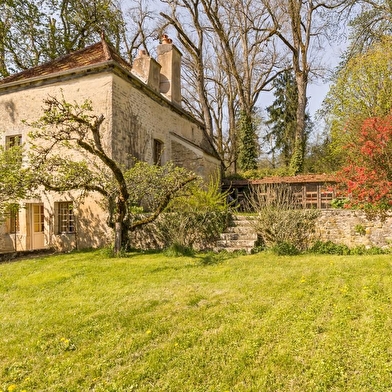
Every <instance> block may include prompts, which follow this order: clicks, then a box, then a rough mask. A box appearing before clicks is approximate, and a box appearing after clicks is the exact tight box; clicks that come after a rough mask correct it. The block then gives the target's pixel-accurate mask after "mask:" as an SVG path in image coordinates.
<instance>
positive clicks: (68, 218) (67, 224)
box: [56, 201, 75, 234]
mask: <svg viewBox="0 0 392 392" xmlns="http://www.w3.org/2000/svg"><path fill="white" fill-rule="evenodd" d="M56 207H57V211H56V218H57V224H56V232H57V234H75V214H74V203H73V202H72V201H60V202H57V206H56Z"/></svg>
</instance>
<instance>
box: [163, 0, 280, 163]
mask: <svg viewBox="0 0 392 392" xmlns="http://www.w3.org/2000/svg"><path fill="white" fill-rule="evenodd" d="M167 3H168V4H169V5H170V10H168V11H167V12H163V13H161V15H162V16H163V17H164V18H165V20H166V22H167V23H168V24H170V25H171V26H173V27H174V29H175V31H176V32H177V37H178V39H179V41H180V43H181V46H182V48H183V50H184V51H185V52H186V55H185V57H186V59H187V61H186V64H187V65H188V69H189V70H190V71H188V73H186V75H187V76H190V77H193V79H192V81H191V82H190V85H192V86H193V87H194V88H193V90H194V94H193V95H191V96H194V97H197V98H198V99H197V100H196V102H200V106H197V105H196V112H197V113H199V114H200V115H201V117H202V119H203V121H204V123H205V124H206V127H207V129H208V131H209V133H210V135H211V136H213V137H214V139H215V142H216V145H217V149H218V151H219V152H220V154H221V156H222V158H227V157H228V156H230V157H231V158H229V161H227V159H226V165H227V166H229V165H230V163H231V161H233V162H234V170H236V167H235V162H236V160H237V155H238V154H237V148H238V144H239V142H240V140H239V137H238V131H239V129H238V127H239V122H238V119H239V117H240V113H242V114H243V115H244V116H245V118H246V119H247V120H248V121H249V122H250V123H251V124H254V119H253V116H254V113H255V106H256V104H257V100H258V97H259V94H260V93H261V91H263V90H265V89H267V88H268V86H269V84H270V82H271V81H272V79H273V78H274V77H275V76H276V74H277V72H278V68H277V64H278V63H279V58H278V57H277V52H276V51H275V48H274V45H273V42H272V41H271V40H270V38H271V36H272V34H271V32H270V30H268V29H265V30H262V29H260V28H257V29H256V28H255V26H260V25H263V23H264V20H265V19H266V18H267V16H268V15H267V14H266V10H265V9H264V8H263V7H260V6H259V5H260V4H259V3H258V2H256V1H255V0H235V1H234V2H230V3H227V2H225V1H223V0H191V1H190V0H176V1H169V2H167ZM192 105H193V106H195V105H194V100H193V101H192ZM222 105H224V106H223V107H222ZM225 138H226V141H225V140H224V139H225ZM255 139H256V138H255ZM228 147H230V150H231V152H230V153H229V154H226V152H227V148H228ZM225 151H226V152H225Z"/></svg>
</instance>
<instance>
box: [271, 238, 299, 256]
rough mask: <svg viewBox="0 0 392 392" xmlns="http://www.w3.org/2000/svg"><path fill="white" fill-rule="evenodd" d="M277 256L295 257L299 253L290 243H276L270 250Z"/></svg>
mask: <svg viewBox="0 0 392 392" xmlns="http://www.w3.org/2000/svg"><path fill="white" fill-rule="evenodd" d="M271 250H272V252H274V253H275V254H277V255H278V256H295V255H298V254H300V253H301V252H300V251H299V250H298V249H297V248H296V247H295V246H294V245H293V244H292V243H290V242H285V241H283V242H278V243H277V244H275V245H274V246H273V247H272V248H271Z"/></svg>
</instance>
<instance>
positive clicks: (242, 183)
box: [222, 174, 337, 210]
mask: <svg viewBox="0 0 392 392" xmlns="http://www.w3.org/2000/svg"><path fill="white" fill-rule="evenodd" d="M336 184H337V180H336V178H335V177H334V176H333V175H327V174H306V175H298V176H293V177H289V176H286V177H278V176H273V177H264V178H262V179H258V180H224V181H223V183H222V190H223V191H228V192H229V194H230V198H231V199H234V200H235V201H236V203H237V205H238V206H239V208H240V209H242V210H246V206H245V205H246V203H245V201H246V195H247V194H249V193H250V192H251V191H252V190H253V191H254V190H256V189H257V188H259V189H260V188H261V189H263V191H262V192H264V193H265V196H266V197H272V196H270V195H272V192H270V190H272V189H273V188H275V189H276V187H277V186H279V185H282V186H286V187H289V189H291V191H292V195H293V196H294V198H295V202H296V206H299V207H302V208H306V209H311V208H315V209H316V208H317V209H328V208H331V202H332V200H333V199H334V198H335V197H336V190H335V188H336Z"/></svg>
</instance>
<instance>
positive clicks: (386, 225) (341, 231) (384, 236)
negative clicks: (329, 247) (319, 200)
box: [317, 210, 392, 248]
mask: <svg viewBox="0 0 392 392" xmlns="http://www.w3.org/2000/svg"><path fill="white" fill-rule="evenodd" d="M317 236H318V238H319V239H320V240H322V241H332V242H334V243H337V244H344V245H347V246H348V247H349V248H353V247H356V246H366V247H370V246H376V247H380V248H382V247H388V246H391V245H392V216H389V217H387V218H386V219H385V220H380V219H374V220H370V219H368V218H367V217H366V214H365V213H364V212H362V211H352V210H321V213H320V216H319V218H318V220H317Z"/></svg>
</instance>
